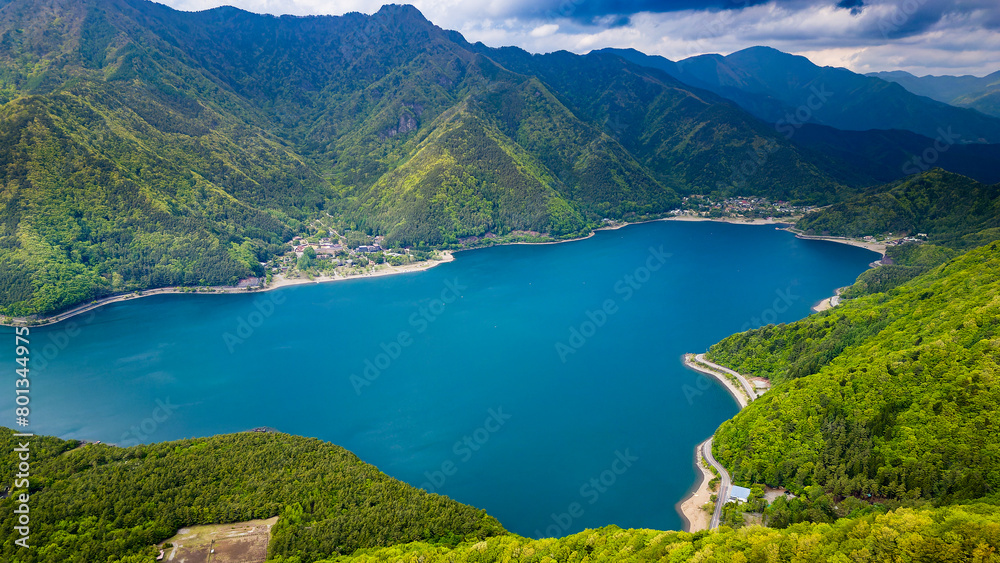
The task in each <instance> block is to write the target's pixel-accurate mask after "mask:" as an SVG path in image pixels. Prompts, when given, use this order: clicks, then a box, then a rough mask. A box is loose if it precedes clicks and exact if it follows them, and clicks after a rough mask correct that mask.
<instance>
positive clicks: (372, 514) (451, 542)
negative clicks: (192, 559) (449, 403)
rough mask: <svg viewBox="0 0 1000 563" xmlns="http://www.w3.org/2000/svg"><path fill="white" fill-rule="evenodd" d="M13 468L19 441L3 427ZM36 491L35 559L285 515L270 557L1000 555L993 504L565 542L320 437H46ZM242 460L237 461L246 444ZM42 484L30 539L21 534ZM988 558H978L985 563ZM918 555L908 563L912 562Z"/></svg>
mask: <svg viewBox="0 0 1000 563" xmlns="http://www.w3.org/2000/svg"><path fill="white" fill-rule="evenodd" d="M0 446H2V447H3V448H4V449H3V451H4V452H6V453H4V454H2V455H0V470H2V471H4V472H5V473H6V474H8V475H11V474H14V473H15V465H16V463H17V453H15V448H17V447H19V446H18V443H17V441H16V439H15V438H14V437H13V436H12V431H10V430H8V429H5V428H4V429H0ZM30 448H31V463H32V475H33V477H32V479H31V483H32V486H31V489H30V491H24V490H23V489H20V488H17V487H15V488H13V489H12V491H11V492H12V493H13V496H6V497H4V498H2V499H0V508H2V509H3V512H2V513H0V524H2V527H0V541H2V543H0V557H3V560H4V561H11V562H23V563H27V562H32V563H49V562H52V563H56V562H58V563H72V562H81V563H91V562H93V561H123V562H128V563H151V562H152V561H153V560H154V558H155V555H156V549H154V548H153V545H154V544H155V543H156V542H159V541H162V540H164V539H166V538H169V537H171V536H172V535H173V534H174V533H175V531H176V530H177V529H178V528H180V527H184V526H190V525H198V524H206V523H229V522H238V521H244V520H246V519H251V518H266V517H270V516H275V515H280V519H279V520H278V523H277V524H276V525H275V526H274V528H273V529H272V531H271V539H270V545H269V548H268V561H275V562H278V563H302V562H306V561H342V562H349V561H357V562H374V561H391V562H398V561H405V562H408V563H409V562H412V563H418V562H423V563H430V562H434V561H448V562H462V561H525V562H544V561H566V562H572V561H609V562H610V561H671V562H683V561H720V562H731V561H761V562H764V561H768V562H771V561H797V562H802V561H817V562H820V561H823V562H826V561H848V560H850V561H872V562H875V561H886V560H892V559H887V558H891V557H895V556H899V555H900V554H906V555H907V556H908V557H912V560H919V561H948V562H953V561H989V559H988V558H984V557H988V556H989V555H990V554H995V553H996V552H997V550H1000V509H998V507H997V506H994V505H990V504H967V505H955V506H949V507H943V508H926V507H925V508H918V509H912V508H900V509H897V510H895V511H892V512H889V513H887V514H867V515H857V514H848V513H846V512H845V513H844V514H843V516H846V518H842V519H840V520H837V522H836V523H834V524H810V523H801V524H795V525H792V526H790V527H788V528H787V529H783V530H776V529H772V528H764V527H759V526H758V527H747V528H742V529H739V530H735V531H733V530H730V529H729V528H727V527H723V528H721V529H720V530H719V531H717V532H713V533H709V532H700V533H697V534H690V533H684V532H674V531H656V530H621V529H619V528H617V527H615V526H609V527H607V528H602V529H599V530H587V531H584V532H580V533H578V534H574V535H571V536H567V537H565V538H560V539H541V540H532V539H526V538H522V537H520V536H516V535H513V534H508V533H507V532H505V531H504V530H503V528H502V527H501V526H500V524H499V523H497V521H496V520H495V519H493V518H491V517H489V516H487V515H486V514H485V513H483V512H482V511H481V510H476V509H474V508H471V507H468V506H464V505H461V504H459V503H456V502H454V501H451V500H449V499H447V498H446V497H442V496H439V495H432V494H428V493H425V492H424V491H421V490H419V489H416V488H414V487H411V486H409V485H406V484H405V483H401V482H399V481H396V480H395V479H391V478H389V477H387V476H386V475H384V474H382V473H380V472H379V471H378V470H377V469H375V468H374V467H372V466H370V465H367V464H365V463H362V462H361V461H359V460H358V459H357V458H356V457H355V456H353V455H352V454H350V453H349V452H347V451H345V450H343V449H342V448H339V447H337V446H333V445H330V444H326V443H323V442H320V441H318V440H314V439H309V438H300V437H295V436H289V435H285V434H277V433H242V434H230V435H223V436H216V437H213V438H201V439H194V440H179V441H174V442H165V443H161V444H151V445H145V446H135V447H132V448H125V449H122V448H115V447H112V446H106V445H94V444H90V445H80V444H79V443H78V442H75V441H72V440H70V441H65V440H60V439H57V438H46V437H36V438H33V439H32V441H31V446H30ZM237 450H238V451H239V452H240V454H239V455H234V453H233V452H234V451H237ZM23 492H28V493H29V494H30V498H29V500H28V503H29V506H30V519H31V526H30V530H31V534H30V536H29V539H28V543H29V545H30V546H31V548H29V549H22V548H19V547H17V546H15V545H14V544H13V540H14V539H16V538H19V537H21V536H20V535H19V534H18V532H17V531H15V529H14V526H15V524H14V516H15V514H14V512H13V511H14V509H15V507H16V506H17V501H16V499H17V495H20V494H21V493H23ZM976 557H979V558H978V559H976ZM904 560H906V559H904Z"/></svg>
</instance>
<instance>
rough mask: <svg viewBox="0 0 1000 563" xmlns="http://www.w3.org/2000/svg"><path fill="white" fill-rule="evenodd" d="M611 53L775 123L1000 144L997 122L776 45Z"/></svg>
mask: <svg viewBox="0 0 1000 563" xmlns="http://www.w3.org/2000/svg"><path fill="white" fill-rule="evenodd" d="M604 51H605V52H610V53H614V54H617V55H619V56H622V57H624V58H626V59H628V60H630V61H632V62H635V63H637V64H641V65H645V66H649V67H652V68H658V69H660V70H663V71H664V72H667V73H669V74H671V75H672V76H674V77H676V78H678V79H679V80H681V81H682V82H685V83H687V84H690V85H692V86H695V87H699V88H705V89H707V90H711V91H712V92H715V93H716V94H719V95H721V96H724V97H726V98H728V99H730V100H733V101H734V102H735V103H737V104H739V105H740V107H742V108H744V109H746V110H747V111H749V112H750V113H752V114H754V115H756V116H757V117H759V118H761V119H763V120H765V121H767V122H770V123H776V122H779V121H783V122H785V123H789V122H793V121H795V120H796V119H797V120H798V121H803V120H805V121H808V122H810V123H815V124H819V125H829V126H831V127H836V128H838V129H848V130H857V131H865V130H869V129H902V130H906V131H913V132H915V133H919V134H921V135H923V136H925V137H930V138H932V139H933V138H937V137H939V136H940V135H941V131H942V130H943V131H948V130H949V128H950V130H951V131H953V132H954V133H955V134H956V135H958V136H959V137H960V138H961V142H963V143H980V142H986V143H1000V119H998V118H996V117H992V116H988V115H986V114H983V113H980V112H978V111H975V110H972V109H967V108H962V107H954V106H951V105H948V104H946V103H943V102H939V101H936V100H932V99H928V98H926V97H924V96H918V95H916V94H914V93H912V92H910V91H908V90H906V89H905V88H903V87H902V86H900V85H899V84H896V83H893V82H887V81H885V80H882V79H880V78H875V77H872V76H865V75H861V74H856V73H854V72H851V71H849V70H847V69H844V68H835V67H821V66H818V65H815V64H813V63H812V62H810V61H809V59H807V58H805V57H801V56H796V55H790V54H788V53H782V52H781V51H778V50H777V49H772V48H770V47H750V48H748V49H743V50H742V51H737V52H735V53H731V54H729V55H726V56H722V55H699V56H696V57H690V58H687V59H684V60H682V61H678V62H674V61H670V60H668V59H665V58H663V57H659V56H649V55H645V54H643V53H640V52H639V51H635V50H628V49H605V50H604ZM797 112H798V114H799V116H798V117H797V118H796V117H795V116H796V114H797ZM803 116H805V117H803Z"/></svg>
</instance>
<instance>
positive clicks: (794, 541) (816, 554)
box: [323, 504, 1000, 563]
mask: <svg viewBox="0 0 1000 563" xmlns="http://www.w3.org/2000/svg"><path fill="white" fill-rule="evenodd" d="M998 551H1000V508H998V507H996V506H992V505H985V504H973V505H958V506H950V507H947V508H937V509H916V510H914V509H908V508H903V509H899V510H897V511H894V512H891V513H889V514H885V515H880V516H867V517H862V518H851V519H843V520H838V521H837V522H836V523H834V524H797V525H795V526H792V527H790V528H787V529H784V530H775V529H772V528H764V527H760V526H755V527H750V528H743V529H740V530H735V531H734V530H731V529H728V528H725V527H723V528H722V529H720V531H718V532H715V533H709V532H699V533H696V534H688V533H684V532H660V531H656V530H622V529H620V528H617V527H615V526H609V527H607V528H601V529H599V530H587V531H584V532H580V533H579V534H574V535H572V536H567V537H565V538H560V539H542V540H529V539H525V538H521V537H518V536H513V535H506V536H498V537H493V538H488V539H486V540H483V541H479V542H475V543H467V544H464V545H462V546H459V547H458V548H449V547H442V546H432V545H427V544H421V543H416V544H409V545H399V546H393V547H388V548H377V549H365V550H360V551H358V552H357V553H355V554H354V555H351V556H347V557H340V558H334V559H328V560H324V561H323V563H333V562H337V563H348V562H350V563H355V562H356V563H377V562H383V561H385V562H392V563H397V562H398V563H437V562H442V563H445V562H446V563H459V562H494V561H496V562H500V561H519V562H522V563H545V562H553V561H559V562H566V563H576V562H581V563H582V562H595V563H596V562H608V563H611V562H614V563H617V562H620V561H666V562H670V563H682V562H686V561H691V562H698V563H713V562H717V563H737V562H738V563H780V562H785V561H788V562H793V561H794V562H795V563H841V562H843V563H846V562H849V561H851V562H856V563H876V562H879V563H881V562H910V561H925V562H928V563H932V562H940V563H946V562H947V563H963V562H968V563H973V562H975V563H979V562H986V561H993V560H995V558H996V553H997V552H998Z"/></svg>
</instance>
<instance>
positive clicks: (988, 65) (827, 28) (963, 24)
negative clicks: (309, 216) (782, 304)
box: [159, 0, 1000, 76]
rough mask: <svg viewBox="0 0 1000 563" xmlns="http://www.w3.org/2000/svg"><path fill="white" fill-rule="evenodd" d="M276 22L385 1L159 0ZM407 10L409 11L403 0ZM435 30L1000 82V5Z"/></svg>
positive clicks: (638, 17)
mask: <svg viewBox="0 0 1000 563" xmlns="http://www.w3.org/2000/svg"><path fill="white" fill-rule="evenodd" d="M159 1H160V2H163V3H165V4H167V5H169V6H172V7H174V8H177V9H180V10H203V9H207V8H212V7H215V6H220V5H231V6H236V7H238V8H243V9H245V10H249V11H251V12H258V13H269V14H296V15H307V14H332V15H340V14H344V13H347V12H363V13H366V14H370V13H373V12H376V11H378V9H379V7H380V6H381V5H382V4H383V3H385V2H380V1H378V0H159ZM396 2H397V3H404V2H405V0H396ZM409 3H412V4H413V5H414V6H416V7H417V8H419V9H420V11H421V12H423V14H424V16H426V17H427V19H429V20H431V21H432V22H434V23H435V24H437V25H439V26H441V27H443V28H446V29H455V30H458V31H460V32H462V34H463V35H464V36H465V38H466V39H468V40H469V41H472V42H475V41H482V42H483V43H485V44H487V45H489V46H491V47H499V46H503V45H517V46H519V47H521V48H523V49H527V50H528V51H531V52H536V53H545V52H550V51H556V50H559V49H566V50H569V51H573V52H576V53H586V52H588V51H590V50H592V49H600V48H603V47H633V48H635V49H639V50H640V51H643V52H645V53H650V54H657V55H663V56H664V57H667V58H669V59H672V60H679V59H683V58H685V57H690V56H693V55H700V54H705V53H722V54H728V53H731V52H733V51H738V50H740V49H743V48H745V47H751V46H754V45H768V46H771V47H775V48H777V49H780V50H782V51H786V52H790V53H795V54H797V55H803V56H806V57H808V58H810V59H811V60H812V61H813V62H815V63H817V64H821V65H831V66H842V67H847V68H849V69H851V70H853V71H855V72H871V71H878V70H897V69H898V70H906V71H909V72H912V73H914V74H916V75H918V76H922V75H925V74H974V75H977V76H983V75H986V74H989V73H991V72H994V71H996V70H1000V0H659V1H656V0H411V1H410V2H409Z"/></svg>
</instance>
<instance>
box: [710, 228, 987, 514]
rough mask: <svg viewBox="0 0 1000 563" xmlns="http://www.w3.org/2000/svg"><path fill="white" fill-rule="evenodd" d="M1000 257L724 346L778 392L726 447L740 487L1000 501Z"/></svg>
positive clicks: (723, 357) (981, 258)
mask: <svg viewBox="0 0 1000 563" xmlns="http://www.w3.org/2000/svg"><path fill="white" fill-rule="evenodd" d="M998 244H1000V243H991V244H989V245H987V246H983V247H980V248H977V249H974V250H972V251H969V252H967V253H966V254H963V255H960V256H957V257H954V258H951V259H949V260H948V261H947V262H945V263H944V264H941V265H940V266H937V267H936V268H933V269H931V270H930V271H929V272H927V273H925V274H922V275H919V276H917V277H915V278H913V279H912V280H910V281H908V282H906V283H903V284H901V285H898V286H896V287H894V288H892V289H890V290H888V291H887V292H885V293H874V294H869V295H865V296H862V297H858V298H857V299H852V300H849V301H847V302H846V303H844V304H842V305H840V306H838V307H836V308H834V309H830V310H827V311H824V312H823V313H819V314H816V315H811V316H809V317H807V318H805V319H803V320H801V321H798V322H795V323H792V324H788V325H777V326H775V325H771V326H766V327H763V328H760V329H756V330H751V331H748V332H743V333H740V334H736V335H733V336H730V337H729V338H727V339H725V340H723V341H722V342H720V343H718V344H716V345H714V346H713V347H712V348H711V349H710V351H709V357H710V358H712V359H713V360H714V361H716V362H718V363H721V364H723V365H727V366H729V367H731V368H733V369H736V370H738V371H741V372H743V373H752V374H755V375H761V376H765V377H769V378H771V379H772V381H773V383H775V384H776V385H775V387H774V388H773V389H772V390H771V391H769V392H768V393H766V394H765V395H764V396H763V397H762V398H760V399H758V400H757V401H754V402H753V403H751V404H750V406H749V407H748V408H746V409H744V410H743V411H741V412H740V413H739V414H738V415H737V416H736V417H735V418H733V419H732V420H730V421H727V422H725V423H724V424H723V425H722V426H721V427H720V428H719V430H718V432H717V434H716V442H715V447H716V457H717V458H718V459H719V460H720V461H722V462H723V463H724V464H725V465H726V467H727V468H729V469H730V471H731V472H732V473H733V475H734V479H735V480H737V481H746V482H760V483H766V484H769V485H772V486H781V485H783V486H787V487H790V488H792V489H794V490H802V489H803V488H804V487H808V486H811V485H818V486H821V487H823V488H824V489H825V490H827V491H830V492H831V493H832V494H833V495H835V496H836V497H843V496H847V495H854V496H857V497H859V498H862V499H867V498H890V499H925V500H930V501H934V502H939V503H940V502H955V501H960V500H965V499H975V498H980V497H985V496H989V495H996V494H997V493H998V492H1000V441H998V437H997V435H996V433H995V432H994V430H993V429H994V428H995V426H996V424H995V419H996V416H997V412H998V409H1000V384H998V381H997V374H998V373H1000V370H998V367H1000V354H998V351H997V338H998V336H1000V321H998V319H1000V309H998V307H1000V276H998V275H997V272H998V271H1000V252H998Z"/></svg>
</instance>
